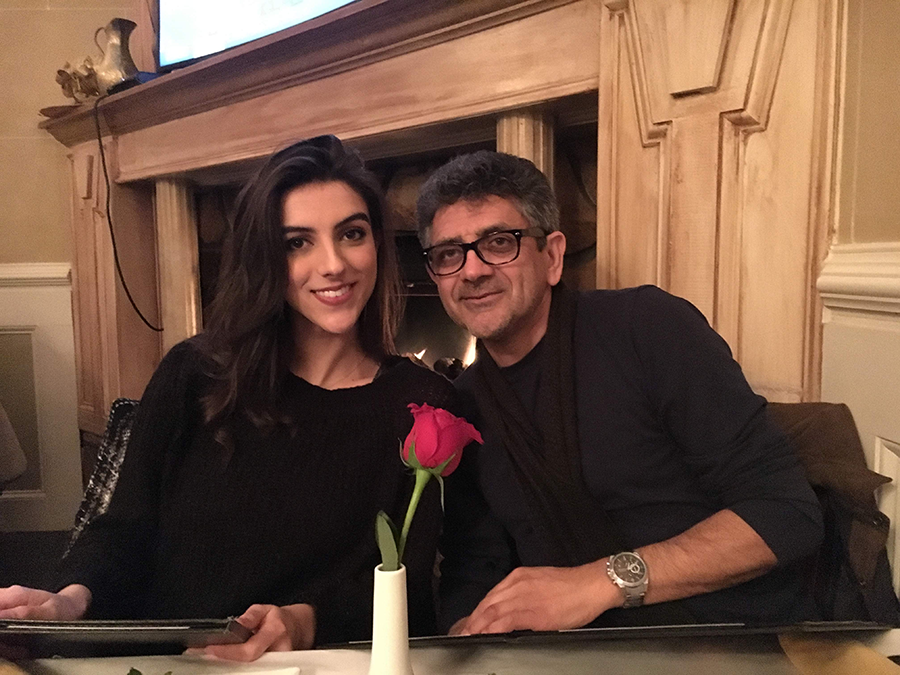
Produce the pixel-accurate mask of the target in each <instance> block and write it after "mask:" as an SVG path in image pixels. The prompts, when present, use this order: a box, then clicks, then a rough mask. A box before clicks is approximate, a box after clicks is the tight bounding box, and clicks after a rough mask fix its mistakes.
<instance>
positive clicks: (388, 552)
mask: <svg viewBox="0 0 900 675" xmlns="http://www.w3.org/2000/svg"><path fill="white" fill-rule="evenodd" d="M375 539H377V540H378V548H379V550H380V551H381V569H383V570H384V571H385V572H395V571H396V570H399V569H400V556H399V555H398V554H397V528H396V527H394V523H393V522H392V521H391V517H390V516H389V515H388V514H386V513H385V512H384V511H379V512H378V515H377V516H376V517H375Z"/></svg>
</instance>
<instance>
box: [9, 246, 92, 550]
mask: <svg viewBox="0 0 900 675" xmlns="http://www.w3.org/2000/svg"><path fill="white" fill-rule="evenodd" d="M3 332H8V333H20V334H21V333H26V334H29V335H30V336H31V340H32V344H31V346H32V354H33V361H34V363H33V369H34V380H35V382H34V395H35V398H36V408H37V427H38V451H39V455H40V474H41V480H40V486H39V488H37V489H33V490H9V491H7V492H4V493H3V494H2V495H0V530H2V531H7V532H8V531H24V530H65V529H68V528H70V527H71V526H72V523H73V521H74V517H75V512H76V510H77V509H78V505H79V503H80V501H81V452H80V447H79V435H78V418H77V407H76V405H77V404H76V401H77V398H76V390H75V341H74V337H73V327H72V289H71V279H70V266H69V265H68V264H61V263H24V264H23V263H15V264H0V333H3Z"/></svg>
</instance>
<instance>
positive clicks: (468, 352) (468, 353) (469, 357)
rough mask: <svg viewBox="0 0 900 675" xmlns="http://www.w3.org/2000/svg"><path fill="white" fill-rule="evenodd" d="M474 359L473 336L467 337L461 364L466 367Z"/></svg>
mask: <svg viewBox="0 0 900 675" xmlns="http://www.w3.org/2000/svg"><path fill="white" fill-rule="evenodd" d="M473 361H475V336H474V335H472V336H470V337H469V346H468V347H466V353H465V356H463V365H464V366H465V367H466V368H468V367H469V366H471V365H472V362H473Z"/></svg>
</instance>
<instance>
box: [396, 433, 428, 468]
mask: <svg viewBox="0 0 900 675" xmlns="http://www.w3.org/2000/svg"><path fill="white" fill-rule="evenodd" d="M400 453H401V455H400V456H401V457H402V456H403V454H402V453H403V446H402V445H401V446H400ZM403 463H404V464H406V466H408V467H410V468H411V469H424V468H425V467H424V466H422V465H421V464H420V463H419V458H418V457H416V441H415V439H413V441H412V442H411V443H410V444H409V458H408V459H405V460H403Z"/></svg>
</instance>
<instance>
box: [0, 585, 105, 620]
mask: <svg viewBox="0 0 900 675" xmlns="http://www.w3.org/2000/svg"><path fill="white" fill-rule="evenodd" d="M90 603H91V592H90V590H88V588H87V587H86V586H81V585H80V584H72V585H71V586H66V587H65V588H63V589H62V590H61V591H59V592H58V593H50V592H49V591H42V590H39V589H37V588H26V587H25V586H10V587H9V588H0V619H40V620H43V621H74V620H76V619H80V618H81V617H83V616H84V614H85V612H87V608H88V605H90Z"/></svg>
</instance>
